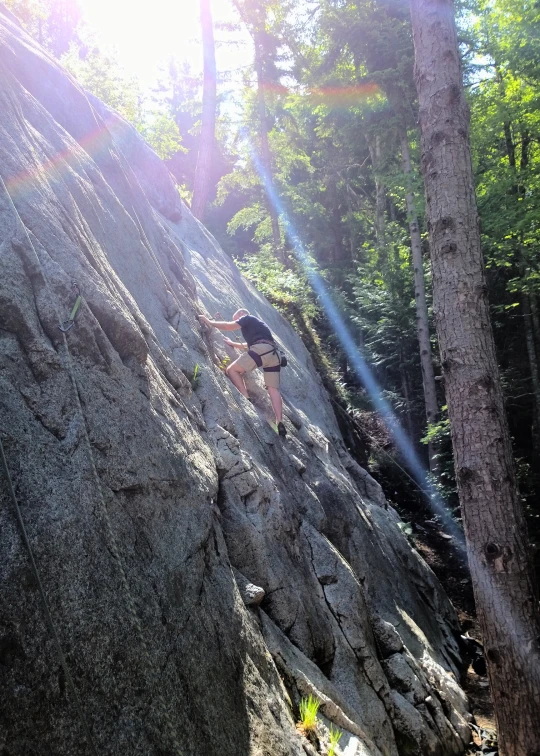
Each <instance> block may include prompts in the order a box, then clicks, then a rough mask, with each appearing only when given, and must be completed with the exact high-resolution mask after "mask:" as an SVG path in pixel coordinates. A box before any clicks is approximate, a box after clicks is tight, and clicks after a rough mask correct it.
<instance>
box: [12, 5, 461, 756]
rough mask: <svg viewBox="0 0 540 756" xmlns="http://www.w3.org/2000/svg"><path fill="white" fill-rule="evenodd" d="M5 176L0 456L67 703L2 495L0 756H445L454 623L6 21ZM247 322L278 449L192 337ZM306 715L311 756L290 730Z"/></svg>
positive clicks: (208, 351) (457, 741) (154, 164)
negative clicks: (246, 336)
mask: <svg viewBox="0 0 540 756" xmlns="http://www.w3.org/2000/svg"><path fill="white" fill-rule="evenodd" d="M0 176H1V178H2V181H1V182H0V273H1V275H0V433H1V439H2V443H3V446H4V450H5V455H6V460H7V465H8V468H9V472H10V475H11V478H12V480H13V485H14V491H15V494H16V497H17V500H18V503H19V506H20V511H21V515H22V519H23V521H24V524H25V527H26V530H27V533H28V538H29V542H30V545H31V549H32V552H33V555H34V558H35V562H36V565H37V568H38V570H39V574H40V579H41V582H42V585H43V589H44V592H45V596H46V600H47V604H48V607H49V609H50V613H51V616H52V619H53V622H54V626H55V628H56V631H57V633H58V638H59V641H60V645H61V647H62V650H63V653H64V655H65V658H66V662H67V666H68V669H69V673H70V676H71V678H72V679H73V682H74V685H75V688H76V690H77V698H78V701H79V706H77V703H76V700H75V698H74V696H73V691H72V689H71V686H70V681H69V679H66V675H65V672H64V670H63V668H62V666H61V664H60V661H59V657H58V653H57V649H56V647H55V644H54V642H53V639H52V637H51V633H50V632H49V628H48V626H47V623H46V620H45V616H44V611H43V602H42V600H41V599H40V595H39V592H38V589H37V584H36V577H35V574H34V572H33V570H32V568H31V563H30V561H29V555H28V551H27V549H26V548H25V546H24V543H23V541H22V539H21V533H20V530H19V528H18V526H17V520H16V516H15V510H14V506H13V503H12V501H11V498H10V496H9V493H8V486H7V482H6V478H5V475H4V474H3V473H2V474H1V475H0V532H1V534H2V536H1V538H2V540H1V544H2V547H1V549H0V568H1V574H2V580H1V582H0V754H2V756H8V755H9V756H49V755H50V756H79V754H80V756H83V755H84V754H91V753H99V754H111V755H113V754H114V755H115V756H116V755H118V756H120V754H129V755H130V756H137V755H140V756H143V754H144V756H158V755H164V754H167V755H168V754H177V753H182V754H184V756H195V754H197V756H200V755H201V754H203V755H204V756H218V755H219V756H263V754H264V755H266V756H293V755H294V756H299V755H300V754H304V753H313V752H316V750H317V747H319V748H320V749H321V752H323V751H324V743H325V742H327V741H326V740H325V737H326V735H325V733H326V732H327V726H329V724H330V723H332V724H334V726H337V727H339V728H340V729H341V730H342V731H343V732H344V736H343V738H342V740H341V741H340V752H341V753H342V754H347V756H353V755H354V754H358V755H359V754H366V755H369V756H396V755H397V754H405V753H406V754H418V756H424V754H433V755H441V756H446V755H447V754H448V755H454V754H455V755H456V756H457V755H458V754H461V753H463V752H464V750H465V745H466V743H467V742H468V738H469V731H468V728H467V725H466V721H467V718H468V714H467V704H466V699H465V696H464V694H463V693H462V691H461V690H460V688H459V686H458V685H457V683H456V679H457V677H458V667H459V663H460V662H459V653H458V648H457V644H456V641H455V636H456V633H457V631H458V627H457V622H456V617H455V614H454V611H453V608H452V606H451V605H450V603H449V601H448V600H447V598H446V597H445V595H444V593H443V591H442V589H441V587H440V585H439V584H438V582H437V580H436V578H435V576H434V575H433V573H432V572H431V571H430V569H429V568H428V567H427V566H426V565H425V563H424V562H423V561H422V559H421V558H420V557H419V555H418V554H417V553H416V551H414V549H413V548H412V547H411V546H410V544H409V543H408V541H407V540H406V538H405V537H404V536H403V535H402V533H401V531H400V529H399V527H398V523H399V518H398V516H397V514H396V513H395V512H394V511H393V510H392V509H391V508H390V507H388V506H387V505H386V503H385V501H384V497H383V495H382V492H381V490H380V487H379V486H378V484H377V483H376V482H375V481H374V480H373V479H371V478H370V476H369V475H368V474H367V473H366V472H365V471H364V470H362V469H361V468H360V467H359V466H358V465H357V463H356V462H354V460H352V459H351V457H350V456H349V454H348V452H347V449H346V448H345V445H344V443H343V440H342V438H341V436H340V432H339V429H338V426H337V423H336V419H335V417H334V414H333V410H332V406H331V404H330V402H329V400H328V397H327V395H326V393H325V391H324V388H323V386H322V383H321V381H320V379H319V377H318V376H317V374H316V373H315V371H314V368H313V364H312V362H311V359H310V357H309V355H308V353H307V351H306V349H305V348H304V346H303V345H302V343H301V341H300V339H299V338H298V336H297V335H296V334H295V333H294V332H293V330H292V329H291V328H290V327H289V325H288V324H287V322H286V321H285V320H284V319H283V318H282V317H281V316H280V315H279V314H278V313H277V312H276V311H275V310H273V309H272V307H271V306H270V305H269V303H268V302H267V301H266V300H265V299H264V298H263V297H262V296H261V295H260V294H259V293H258V292H257V291H255V290H254V289H253V288H252V287H251V286H250V285H249V284H247V283H246V282H245V281H244V280H243V279H242V278H241V276H240V274H239V273H238V271H237V270H236V268H235V267H234V265H233V264H232V263H231V261H230V260H229V259H228V258H227V257H226V256H225V255H224V253H223V252H222V251H221V250H220V249H219V247H218V245H217V244H216V242H215V241H214V239H213V238H212V237H211V236H210V234H209V233H208V232H207V231H206V230H205V229H204V228H203V227H202V226H201V225H200V224H199V223H198V222H197V221H196V220H194V219H193V217H192V216H191V215H190V213H189V210H188V209H187V208H186V207H185V206H184V205H183V204H182V202H181V201H180V199H179V196H178V193H177V191H176V189H175V186H174V185H173V182H172V180H171V178H170V175H169V173H168V171H167V169H166V168H165V166H164V165H163V163H162V162H161V161H160V160H159V158H157V156H155V155H154V153H153V152H152V151H151V150H150V148H148V147H147V146H146V145H145V144H144V142H143V141H142V140H141V139H140V137H139V136H138V135H137V133H136V132H135V131H134V130H133V129H132V128H131V127H130V126H129V125H128V124H126V123H125V122H124V121H122V119H121V118H120V117H118V116H117V115H116V114H114V113H112V112H111V111H109V110H108V109H107V108H106V107H105V106H104V105H103V104H101V103H99V102H98V101H96V100H95V99H94V98H92V97H91V96H89V95H86V94H85V93H84V92H83V91H82V90H81V89H80V87H79V86H78V85H77V83H76V82H75V81H74V80H73V79H72V78H70V76H69V75H67V74H66V73H65V72H64V71H63V70H62V69H61V68H60V67H59V65H58V63H57V62H55V61H54V60H52V59H51V58H50V57H49V56H48V55H47V54H46V53H44V52H43V51H42V50H41V49H40V48H39V46H38V45H37V44H36V43H34V42H33V41H32V40H31V39H30V38H29V37H28V36H27V35H26V34H25V32H24V31H23V30H22V29H21V28H20V27H19V26H18V25H17V24H16V23H15V22H14V20H13V19H12V18H11V17H10V16H9V15H8V14H4V13H1V12H0ZM73 282H76V284H77V286H78V287H79V289H80V290H81V291H82V295H83V302H82V305H81V307H80V310H79V312H78V314H77V318H76V323H75V326H74V327H73V328H72V329H71V330H70V331H69V332H68V333H67V334H66V336H65V337H64V335H63V334H62V333H61V331H60V330H59V329H58V327H57V326H58V323H59V322H61V321H63V320H65V319H66V318H67V317H68V314H69V312H70V310H71V307H72V305H73V301H74V298H75V293H76V292H75V290H74V288H73ZM240 305H243V306H245V307H247V308H248V309H249V310H250V311H251V312H253V313H254V314H257V315H259V316H260V317H262V318H263V319H264V320H265V321H266V322H267V323H268V324H269V326H270V327H271V328H272V330H273V332H274V333H275V334H276V335H277V337H278V339H279V341H280V343H281V345H282V346H283V347H284V348H285V349H286V351H287V353H288V356H289V367H288V368H287V370H286V371H285V372H284V380H283V387H284V396H285V402H286V418H285V422H286V425H287V429H288V436H287V438H286V439H285V440H282V439H280V438H279V437H278V436H277V435H276V433H275V432H274V430H273V429H272V428H271V427H270V425H269V424H268V423H267V422H266V417H269V416H270V405H269V402H268V399H267V397H266V395H265V394H266V392H265V391H264V389H263V386H262V380H261V376H260V375H253V376H252V377H251V378H250V390H251V393H252V395H253V397H254V399H255V403H256V404H255V406H253V405H251V404H250V403H248V402H246V401H245V400H243V399H242V397H240V395H239V394H237V393H236V392H235V390H234V389H233V388H232V387H231V386H230V385H229V383H228V381H227V379H226V378H225V377H224V375H223V373H222V372H221V371H220V369H219V367H218V364H219V362H220V361H221V360H222V359H223V357H224V356H225V355H226V354H227V353H228V352H227V348H226V347H225V345H224V343H223V339H222V336H221V335H220V334H219V333H217V332H215V331H214V332H212V333H207V332H204V331H203V330H202V329H201V327H200V325H199V323H198V321H197V318H196V316H197V314H198V313H199V312H207V313H209V314H210V315H214V313H215V312H216V311H220V312H221V313H222V315H223V316H224V317H230V315H231V314H232V313H233V312H234V310H235V309H237V308H238V307H239V306H240ZM197 366H198V367H197ZM196 371H197V373H198V375H197V378H195V379H194V374H195V372H196ZM310 693H311V694H314V695H315V696H317V697H318V698H319V700H320V701H321V715H322V716H321V724H320V726H319V741H318V743H319V745H318V746H317V743H315V745H314V744H313V743H308V741H307V740H306V739H305V738H303V737H302V735H301V734H300V733H299V732H298V731H297V729H296V728H295V719H296V717H297V708H296V707H297V705H298V702H299V700H300V698H301V697H302V696H305V695H309V694H310ZM83 717H84V719H85V720H86V722H87V725H88V730H89V732H90V733H91V741H92V742H90V738H89V737H88V735H87V730H86V729H85V727H84V726H83V724H82V719H83Z"/></svg>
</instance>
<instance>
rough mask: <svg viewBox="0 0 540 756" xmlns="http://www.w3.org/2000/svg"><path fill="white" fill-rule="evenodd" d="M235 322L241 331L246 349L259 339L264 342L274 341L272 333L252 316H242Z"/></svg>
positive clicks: (264, 324)
mask: <svg viewBox="0 0 540 756" xmlns="http://www.w3.org/2000/svg"><path fill="white" fill-rule="evenodd" d="M236 322H237V323H238V325H239V326H240V328H241V329H242V336H243V337H244V341H245V342H246V343H247V345H248V347H250V346H251V345H252V344H254V343H255V342H256V341H260V340H261V339H264V341H274V337H273V336H272V331H271V330H270V329H269V328H268V326H267V325H266V323H264V322H263V321H262V320H259V318H256V317H254V316H253V315H243V316H242V317H241V318H239V319H238V320H237V321H236Z"/></svg>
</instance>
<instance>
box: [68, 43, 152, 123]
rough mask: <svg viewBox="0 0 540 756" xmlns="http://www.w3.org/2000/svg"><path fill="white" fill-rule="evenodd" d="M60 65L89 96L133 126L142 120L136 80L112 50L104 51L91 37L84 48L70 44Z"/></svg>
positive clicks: (139, 92)
mask: <svg viewBox="0 0 540 756" xmlns="http://www.w3.org/2000/svg"><path fill="white" fill-rule="evenodd" d="M62 63H63V65H64V66H65V67H66V68H67V69H68V71H69V72H70V73H71V74H72V75H73V76H74V77H75V78H76V79H77V80H78V81H79V82H80V83H81V85H82V86H83V87H84V88H85V89H86V90H88V91H89V92H91V93H92V94H93V95H95V96H96V97H98V98H99V99H100V100H102V101H103V102H104V103H105V104H106V105H109V107H111V108H113V110H116V111H117V112H118V113H120V115H121V116H122V117H123V118H125V119H126V121H130V122H131V123H132V124H133V125H134V126H137V127H139V126H141V124H142V121H143V112H142V94H141V91H140V87H139V83H138V81H137V80H136V79H135V78H134V77H132V76H128V75H127V74H126V73H125V71H124V70H123V69H122V67H121V66H120V63H119V61H118V58H117V56H116V53H114V52H104V51H103V50H101V49H100V47H99V46H98V45H97V44H96V43H95V41H93V40H89V41H88V45H87V47H86V48H85V50H83V51H81V50H80V48H79V47H78V46H77V45H71V47H70V49H69V52H68V53H67V54H66V55H65V56H64V57H63V58H62Z"/></svg>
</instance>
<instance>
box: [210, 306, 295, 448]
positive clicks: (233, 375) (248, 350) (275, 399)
mask: <svg viewBox="0 0 540 756" xmlns="http://www.w3.org/2000/svg"><path fill="white" fill-rule="evenodd" d="M199 320H200V321H201V322H202V323H204V324H205V325H207V326H209V327H211V328H219V330H220V331H237V330H241V331H242V336H243V338H244V342H238V341H232V339H228V338H225V343H226V344H228V345H229V346H230V347H232V348H233V349H241V350H242V351H244V352H245V354H242V355H241V356H240V357H238V359H237V360H235V361H234V362H232V363H231V364H230V365H229V366H228V367H227V369H226V371H225V372H226V373H227V375H228V376H229V378H230V379H231V381H232V383H233V384H234V385H235V386H236V388H237V389H238V391H240V393H241V394H242V395H243V396H245V397H246V399H249V395H248V391H247V388H246V384H245V381H244V374H245V373H250V372H251V371H252V370H255V368H257V367H259V368H262V370H263V375H264V383H265V385H266V390H267V391H268V395H269V396H270V401H271V402H272V407H273V409H274V413H275V415H276V423H277V428H278V433H279V435H280V436H286V435H287V430H286V428H285V425H284V424H283V422H282V420H283V402H282V400H281V393H280V390H279V383H280V370H281V357H280V355H279V352H278V350H277V346H276V342H275V341H274V337H273V336H272V331H271V330H270V329H269V328H268V326H267V325H266V323H264V322H263V321H262V320H259V318H256V317H255V316H254V315H250V314H249V312H248V310H245V309H243V308H242V309H240V310H237V311H236V312H235V313H234V315H233V319H232V320H231V321H222V320H210V319H209V318H207V317H206V316H205V315H200V316H199Z"/></svg>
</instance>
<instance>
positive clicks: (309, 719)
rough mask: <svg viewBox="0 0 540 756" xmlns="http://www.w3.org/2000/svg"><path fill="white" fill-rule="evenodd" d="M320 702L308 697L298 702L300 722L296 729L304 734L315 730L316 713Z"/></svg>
mask: <svg viewBox="0 0 540 756" xmlns="http://www.w3.org/2000/svg"><path fill="white" fill-rule="evenodd" d="M320 705H321V702H320V701H319V700H317V699H316V698H315V696H311V695H309V696H308V697H307V698H302V700H301V701H300V722H299V725H298V729H299V730H300V731H301V732H303V733H304V734H308V733H310V732H313V731H314V730H315V727H316V725H317V712H318V711H319V706H320Z"/></svg>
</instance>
